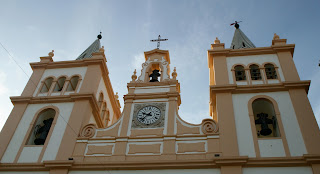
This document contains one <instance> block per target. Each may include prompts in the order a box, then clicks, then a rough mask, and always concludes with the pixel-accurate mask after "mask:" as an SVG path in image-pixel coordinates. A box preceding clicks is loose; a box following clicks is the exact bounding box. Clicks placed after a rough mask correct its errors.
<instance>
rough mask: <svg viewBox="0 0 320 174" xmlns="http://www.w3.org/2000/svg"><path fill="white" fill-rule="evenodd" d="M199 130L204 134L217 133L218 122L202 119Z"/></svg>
mask: <svg viewBox="0 0 320 174" xmlns="http://www.w3.org/2000/svg"><path fill="white" fill-rule="evenodd" d="M201 130H202V132H203V133H204V134H215V133H218V130H219V128H218V124H217V123H216V122H215V121H214V120H212V119H204V120H202V123H201Z"/></svg>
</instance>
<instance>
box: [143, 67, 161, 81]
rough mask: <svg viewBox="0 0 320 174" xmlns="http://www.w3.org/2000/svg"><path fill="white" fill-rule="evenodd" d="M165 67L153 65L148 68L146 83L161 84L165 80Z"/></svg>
mask: <svg viewBox="0 0 320 174" xmlns="http://www.w3.org/2000/svg"><path fill="white" fill-rule="evenodd" d="M162 70H163V67H162V65H161V64H160V63H151V64H150V65H149V67H148V68H147V71H146V75H145V82H161V81H162V79H163V71H162Z"/></svg>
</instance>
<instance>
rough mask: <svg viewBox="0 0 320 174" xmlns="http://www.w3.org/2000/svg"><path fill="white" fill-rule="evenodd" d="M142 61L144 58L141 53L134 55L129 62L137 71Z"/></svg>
mask: <svg viewBox="0 0 320 174" xmlns="http://www.w3.org/2000/svg"><path fill="white" fill-rule="evenodd" d="M144 61H145V59H144V55H143V53H140V54H137V55H135V56H134V58H133V60H132V63H131V65H132V68H134V69H136V70H137V71H138V70H140V69H141V65H142V63H143V62H144Z"/></svg>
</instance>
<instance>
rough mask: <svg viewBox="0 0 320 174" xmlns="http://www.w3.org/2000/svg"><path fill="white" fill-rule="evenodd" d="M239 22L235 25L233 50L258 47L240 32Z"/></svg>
mask: <svg viewBox="0 0 320 174" xmlns="http://www.w3.org/2000/svg"><path fill="white" fill-rule="evenodd" d="M239 27H240V26H239V24H238V22H236V23H235V28H236V30H235V31H234V36H233V39H232V43H231V46H230V48H231V49H240V48H255V47H256V46H255V45H254V44H253V43H252V42H251V41H250V39H249V38H248V37H247V36H246V35H245V34H244V33H243V32H242V31H241V30H240V28H239Z"/></svg>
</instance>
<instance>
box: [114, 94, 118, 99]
mask: <svg viewBox="0 0 320 174" xmlns="http://www.w3.org/2000/svg"><path fill="white" fill-rule="evenodd" d="M114 97H115V98H116V100H119V95H118V92H116V95H114Z"/></svg>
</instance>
